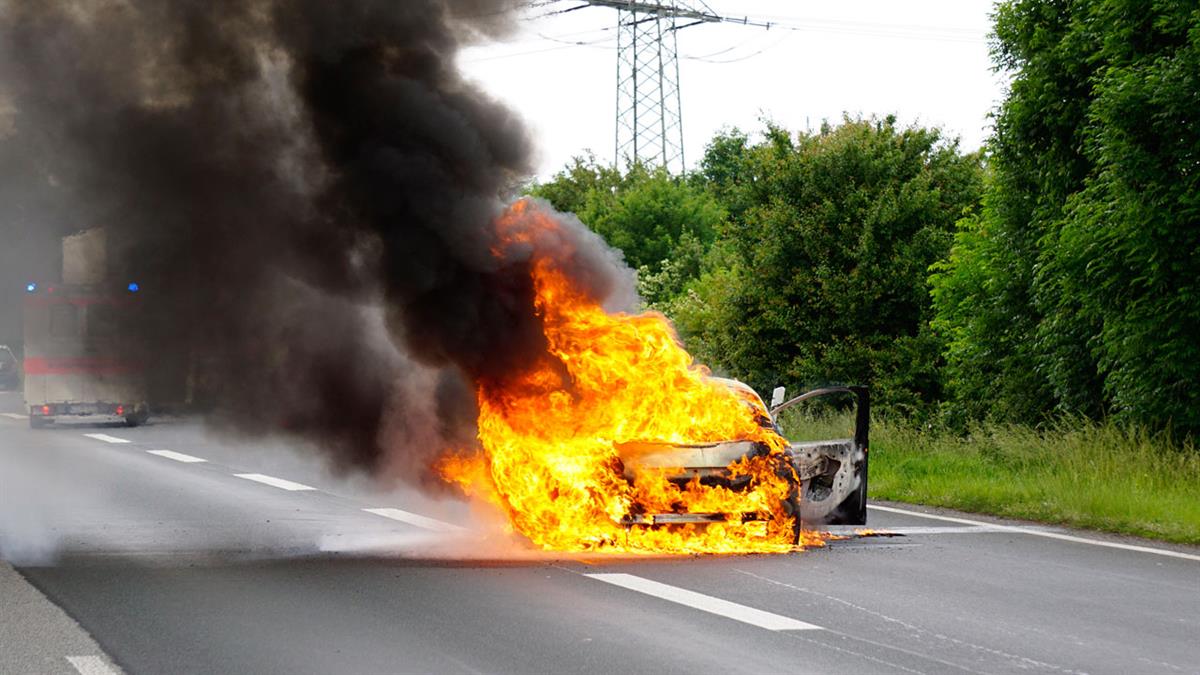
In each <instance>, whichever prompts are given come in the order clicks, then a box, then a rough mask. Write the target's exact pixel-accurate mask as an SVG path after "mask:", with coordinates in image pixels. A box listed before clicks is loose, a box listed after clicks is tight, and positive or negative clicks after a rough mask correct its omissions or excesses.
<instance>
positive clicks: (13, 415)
mask: <svg viewBox="0 0 1200 675" xmlns="http://www.w3.org/2000/svg"><path fill="white" fill-rule="evenodd" d="M0 415H3V416H4V417H7V418H8V419H10V420H25V419H29V415H22V414H20V413H0Z"/></svg>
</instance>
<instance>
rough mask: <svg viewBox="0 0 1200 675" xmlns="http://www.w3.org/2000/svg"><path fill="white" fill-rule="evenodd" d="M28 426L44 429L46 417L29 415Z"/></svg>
mask: <svg viewBox="0 0 1200 675" xmlns="http://www.w3.org/2000/svg"><path fill="white" fill-rule="evenodd" d="M29 428H30V429H45V428H46V419H45V418H44V417H35V416H34V415H30V416H29Z"/></svg>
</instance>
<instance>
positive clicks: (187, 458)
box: [146, 450, 208, 464]
mask: <svg viewBox="0 0 1200 675" xmlns="http://www.w3.org/2000/svg"><path fill="white" fill-rule="evenodd" d="M146 452H148V453H150V454H151V455H158V456H159V457H166V458H167V459H173V460H175V461H176V462H183V463H184V464H194V463H196V462H207V461H208V460H207V459H203V458H201V457H193V456H191V455H185V454H183V453H182V452H175V451H174V450H147V451H146Z"/></svg>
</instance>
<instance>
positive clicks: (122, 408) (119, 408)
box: [117, 405, 125, 415]
mask: <svg viewBox="0 0 1200 675" xmlns="http://www.w3.org/2000/svg"><path fill="white" fill-rule="evenodd" d="M117 414H118V415H124V414H125V406H123V405H119V406H117Z"/></svg>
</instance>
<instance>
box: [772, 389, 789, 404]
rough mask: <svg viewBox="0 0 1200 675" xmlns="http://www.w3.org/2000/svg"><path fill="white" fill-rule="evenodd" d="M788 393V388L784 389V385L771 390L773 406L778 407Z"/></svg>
mask: <svg viewBox="0 0 1200 675" xmlns="http://www.w3.org/2000/svg"><path fill="white" fill-rule="evenodd" d="M786 393H787V390H786V389H784V388H783V387H775V389H774V390H773V391H772V392H771V408H772V409H774V408H778V407H779V406H780V405H781V404H782V403H783V396H784V394H786Z"/></svg>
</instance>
